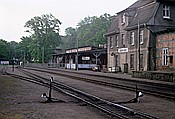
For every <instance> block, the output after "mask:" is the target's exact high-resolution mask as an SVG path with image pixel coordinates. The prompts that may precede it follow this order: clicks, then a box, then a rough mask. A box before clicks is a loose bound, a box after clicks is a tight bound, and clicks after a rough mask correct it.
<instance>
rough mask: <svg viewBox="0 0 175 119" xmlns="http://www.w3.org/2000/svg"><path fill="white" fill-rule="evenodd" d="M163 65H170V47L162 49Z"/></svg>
mask: <svg viewBox="0 0 175 119" xmlns="http://www.w3.org/2000/svg"><path fill="white" fill-rule="evenodd" d="M162 66H168V48H163V49H162Z"/></svg>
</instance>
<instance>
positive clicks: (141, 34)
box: [139, 30, 143, 45]
mask: <svg viewBox="0 0 175 119" xmlns="http://www.w3.org/2000/svg"><path fill="white" fill-rule="evenodd" d="M139 38H140V44H141V45H142V44H143V30H140V36H139Z"/></svg>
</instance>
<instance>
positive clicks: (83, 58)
mask: <svg viewBox="0 0 175 119" xmlns="http://www.w3.org/2000/svg"><path fill="white" fill-rule="evenodd" d="M82 60H86V61H87V60H90V57H82Z"/></svg>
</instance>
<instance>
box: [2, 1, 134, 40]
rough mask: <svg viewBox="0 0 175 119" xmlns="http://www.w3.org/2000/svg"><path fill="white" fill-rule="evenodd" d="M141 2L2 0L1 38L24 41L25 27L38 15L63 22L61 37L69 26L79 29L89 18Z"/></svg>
mask: <svg viewBox="0 0 175 119" xmlns="http://www.w3.org/2000/svg"><path fill="white" fill-rule="evenodd" d="M136 1H137V0H0V39H3V40H6V41H17V42H19V41H20V38H21V37H22V36H27V35H29V33H25V32H24V31H25V30H26V29H25V28H24V24H25V23H26V22H27V21H28V20H30V19H31V18H33V17H35V16H41V15H43V14H49V13H51V14H53V15H54V16H55V17H56V18H57V19H59V20H60V21H61V22H62V25H61V26H60V34H61V35H64V31H65V29H66V28H68V27H74V28H76V25H77V23H78V22H80V20H83V19H84V18H85V17H87V16H90V17H92V16H100V15H103V14H104V13H108V14H110V15H115V14H116V13H117V12H119V11H121V10H123V9H125V8H127V7H128V6H130V5H131V4H133V3H134V2H136Z"/></svg>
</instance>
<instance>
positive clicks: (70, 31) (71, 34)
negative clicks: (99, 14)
mask: <svg viewBox="0 0 175 119" xmlns="http://www.w3.org/2000/svg"><path fill="white" fill-rule="evenodd" d="M65 33H66V36H67V37H68V39H69V42H68V43H67V44H68V46H69V47H70V48H75V47H76V40H77V33H76V29H74V28H72V27H68V28H67V29H66V30H65Z"/></svg>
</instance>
